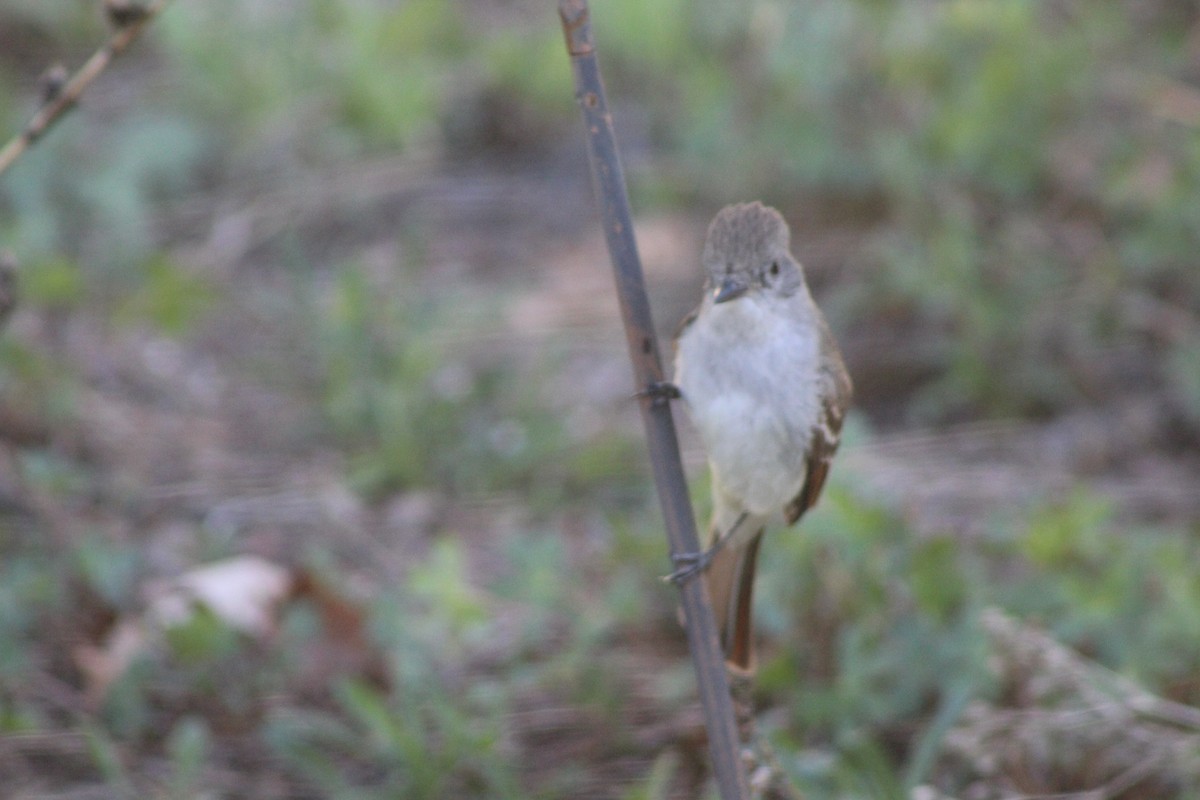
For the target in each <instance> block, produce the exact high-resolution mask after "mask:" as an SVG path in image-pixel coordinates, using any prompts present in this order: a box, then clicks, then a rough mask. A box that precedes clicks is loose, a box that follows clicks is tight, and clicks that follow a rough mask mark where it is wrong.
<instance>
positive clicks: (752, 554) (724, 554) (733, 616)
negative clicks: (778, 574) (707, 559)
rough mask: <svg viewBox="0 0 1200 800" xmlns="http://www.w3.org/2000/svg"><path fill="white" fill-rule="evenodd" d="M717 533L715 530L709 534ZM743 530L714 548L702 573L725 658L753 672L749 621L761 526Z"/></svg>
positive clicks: (744, 669) (714, 535)
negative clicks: (735, 537) (750, 530)
mask: <svg viewBox="0 0 1200 800" xmlns="http://www.w3.org/2000/svg"><path fill="white" fill-rule="evenodd" d="M719 518H720V515H718V519H719ZM714 527H715V526H714ZM719 533H720V532H719V531H717V532H715V533H714V534H713V537H714V538H715V537H716V536H718V535H719ZM747 533H748V534H749V535H739V536H738V537H737V539H738V540H739V541H737V542H730V543H729V544H728V545H727V546H725V547H723V548H721V549H720V550H718V551H717V553H716V555H715V556H714V557H713V560H712V563H711V564H709V566H708V570H707V571H706V572H705V577H706V579H707V580H708V596H709V599H710V600H711V601H712V606H713V613H714V614H715V616H716V620H717V632H718V634H719V635H720V637H721V649H722V650H723V651H724V652H725V660H726V661H727V662H728V663H729V665H730V666H732V667H735V668H737V669H739V670H741V671H743V672H753V671H754V667H755V663H754V637H753V630H752V625H751V621H752V611H753V596H754V568H755V564H756V562H757V560H758V546H759V544H760V543H761V542H762V534H763V527H762V525H761V524H758V527H757V529H756V530H754V531H753V532H747Z"/></svg>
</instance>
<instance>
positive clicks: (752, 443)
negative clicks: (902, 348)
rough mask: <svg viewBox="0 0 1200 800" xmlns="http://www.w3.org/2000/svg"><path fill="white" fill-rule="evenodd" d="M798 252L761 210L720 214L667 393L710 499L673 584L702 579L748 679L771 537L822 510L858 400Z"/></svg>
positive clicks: (725, 640) (724, 640)
mask: <svg viewBox="0 0 1200 800" xmlns="http://www.w3.org/2000/svg"><path fill="white" fill-rule="evenodd" d="M790 240H791V232H790V230H789V228H788V225H787V223H786V222H785V221H784V219H783V217H782V216H781V215H780V214H779V212H778V211H776V210H775V209H773V208H770V207H769V206H765V205H763V204H762V203H760V202H757V201H756V202H750V203H739V204H736V205H730V206H726V207H725V208H723V209H721V210H720V211H719V212H718V213H717V215H716V216H715V217H714V218H713V220H712V223H711V224H710V225H709V228H708V233H707V236H706V239H705V243H704V250H703V254H702V256H701V261H702V263H703V267H704V270H705V276H706V279H705V290H704V296H703V298H702V300H701V303H700V305H699V307H698V308H696V310H695V311H693V312H692V313H691V314H690V315H688V316H687V317H686V318H685V319H684V321H683V323H682V324H681V325H680V329H679V331H678V333H677V334H676V337H675V358H674V374H673V382H672V383H671V384H667V387H668V389H667V390H666V393H667V394H669V396H672V397H681V398H682V400H683V402H684V404H685V406H686V408H687V411H688V415H689V417H690V418H691V420H692V422H693V424H694V425H695V427H696V429H697V431H698V433H699V436H700V439H701V442H702V444H703V446H704V449H705V452H706V454H707V456H708V463H709V468H710V472H711V480H712V499H713V511H712V521H711V524H710V525H709V528H708V535H707V539H706V544H707V549H706V550H705V551H704V552H702V553H695V554H684V555H683V556H682V557H679V558H677V559H676V566H677V567H678V569H676V571H675V572H673V573H672V574H671V575H670V576H668V578H670V579H672V580H675V581H676V582H679V581H686V580H689V579H691V578H692V577H694V576H695V575H697V574H700V573H702V574H703V575H704V577H705V580H706V582H707V585H708V592H709V597H710V600H711V602H712V606H713V612H714V614H715V617H716V623H717V631H718V633H719V635H720V638H721V645H722V649H723V651H724V654H725V658H726V663H727V665H728V667H729V668H730V669H732V670H740V671H742V672H744V673H750V674H752V673H753V671H754V669H755V667H756V664H755V656H754V643H753V638H752V626H751V611H752V597H753V588H754V573H755V566H756V561H757V557H758V552H759V547H760V545H761V542H762V538H763V532H764V530H765V529H766V526H767V524H768V523H770V522H772V521H774V520H775V519H777V517H778V515H782V518H783V520H784V521H785V522H786V523H787V524H788V525H791V524H793V523H795V522H796V521H797V520H799V519H800V517H801V516H803V514H804V513H805V512H806V511H807V510H808V509H810V508H812V507H813V505H814V504H815V503H816V502H817V499H818V498H819V497H820V495H821V490H822V488H823V487H824V486H825V481H826V478H827V476H828V475H829V469H830V464H831V462H832V460H833V456H834V454H835V452H836V451H837V448H838V443H839V439H840V435H841V430H842V421H843V419H844V418H845V415H846V411H847V408H848V407H849V405H850V401H851V397H852V394H853V386H852V383H851V380H850V375H849V373H848V372H847V371H846V366H845V362H844V361H843V359H842V354H841V351H840V350H839V349H838V345H837V342H836V341H835V340H834V337H833V334H832V333H831V332H830V330H829V325H828V324H827V323H826V321H825V317H824V315H822V313H821V311H820V309H819V308H817V305H816V303H815V302H814V301H813V299H812V295H811V294H810V292H809V289H808V284H807V282H806V281H805V276H804V268H803V267H802V266H801V265H800V262H799V261H798V260H797V259H796V258H795V257H794V256H793V255H792V253H791V249H790ZM660 393H662V391H660Z"/></svg>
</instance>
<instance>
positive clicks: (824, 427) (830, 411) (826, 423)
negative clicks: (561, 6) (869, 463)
mask: <svg viewBox="0 0 1200 800" xmlns="http://www.w3.org/2000/svg"><path fill="white" fill-rule="evenodd" d="M820 325H821V352H822V355H823V356H824V359H823V360H824V363H825V368H824V373H825V374H824V375H823V376H822V377H823V378H824V382H825V391H824V394H823V396H822V397H821V419H820V420H819V421H818V422H817V425H816V427H815V428H814V429H813V437H812V441H811V442H810V443H809V446H808V464H807V468H806V472H805V477H804V485H803V486H801V487H800V493H799V494H797V495H796V498H795V499H794V500H792V502H790V503H788V504H787V507H786V508H785V509H784V512H783V515H784V518H785V519H786V520H787V522H788V524H789V525H791V524H792V523H794V522H795V521H796V520H798V519H800V517H801V515H803V514H804V512H805V511H807V510H808V509H810V508H812V507H813V506H814V505H816V503H817V498H819V497H820V496H821V489H823V488H824V486H825V479H826V478H827V477H828V476H829V465H830V464H831V463H832V461H833V454H834V453H836V452H837V448H838V444H839V443H840V442H841V433H842V421H843V420H844V419H845V417H846V409H847V408H848V407H849V405H850V397H851V395H852V394H853V392H854V387H853V385H852V384H851V382H850V374H849V373H847V372H846V365H845V363H843V361H842V354H841V352H840V351H839V350H838V346H837V342H835V341H834V339H833V334H831V333H830V332H829V326H828V325H826V324H825V320H824V319H821V320H820Z"/></svg>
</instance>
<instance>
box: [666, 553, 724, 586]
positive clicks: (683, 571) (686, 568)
mask: <svg viewBox="0 0 1200 800" xmlns="http://www.w3.org/2000/svg"><path fill="white" fill-rule="evenodd" d="M713 555H714V552H713V551H712V550H705V551H704V552H702V553H676V554H674V555H672V556H671V563H673V564H674V565H675V571H674V572H672V573H671V574H669V575H664V576H663V577H662V579H663V581H664V582H666V583H673V584H675V585H676V586H686V585H687V584H688V583H690V582H691V581H692V580H693V579H694V578H695V577H696V576H697V575H700V574H701V573H703V572H704V571H705V570H707V569H708V567H709V565H710V564H712V560H713Z"/></svg>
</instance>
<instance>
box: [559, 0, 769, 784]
mask: <svg viewBox="0 0 1200 800" xmlns="http://www.w3.org/2000/svg"><path fill="white" fill-rule="evenodd" d="M558 12H559V16H561V17H562V25H563V33H564V34H565V35H566V39H567V52H568V53H569V55H570V56H571V67H572V71H573V72H574V76H575V93H576V100H577V101H578V102H579V106H580V109H581V110H582V111H583V120H584V128H585V131H586V132H587V143H588V161H589V163H590V164H591V168H592V184H593V188H594V189H595V192H596V198H597V200H598V201H599V203H600V205H601V216H602V218H603V222H604V236H605V240H606V241H607V243H608V251H609V256H610V257H611V259H612V265H613V274H614V276H615V278H616V282H617V297H618V299H619V301H620V305H621V317H622V319H623V321H624V323H625V335H626V338H627V340H628V344H629V357H630V360H631V361H632V363H633V372H634V381H635V384H636V386H637V388H638V389H639V390H644V389H646V388H647V387H649V386H651V385H653V384H655V383H658V382H661V381H662V379H663V373H662V363H661V361H660V359H659V355H658V341H657V338H656V337H655V335H654V324H653V321H652V319H651V316H650V302H649V300H648V299H647V297H646V286H645V281H644V279H643V277H642V264H641V260H640V258H639V257H638V252H637V242H636V241H635V240H634V236H633V221H632V218H631V216H630V212H629V197H628V194H627V192H626V189H625V178H624V175H623V173H622V170H621V161H620V156H619V154H618V151H617V142H616V135H615V134H614V133H613V127H612V117H611V115H610V114H609V113H608V103H607V101H606V100H605V97H604V86H603V83H602V82H601V80H600V68H599V65H598V64H597V62H596V51H595V45H594V42H593V40H592V31H591V22H590V19H589V14H588V6H587V2H586V0H559V4H558ZM641 411H642V422H643V423H644V424H645V428H646V439H647V442H648V444H649V447H650V462H651V466H652V467H653V469H654V483H655V486H656V488H657V489H658V496H659V501H660V502H661V503H662V509H663V515H664V516H665V517H666V527H667V537H668V540H669V542H670V548H671V554H672V556H676V555H680V554H683V553H696V552H699V550H700V545H699V540H698V539H697V536H696V521H695V518H694V517H693V514H692V504H691V500H690V498H689V497H688V491H687V482H686V481H685V479H684V474H683V463H682V461H681V460H680V457H679V443H678V441H677V439H676V436H675V423H674V420H673V419H672V416H671V408H670V405H669V404H668V403H666V402H662V401H661V400H657V399H655V398H652V397H649V396H646V395H643V397H642V401H641ZM681 593H682V595H683V611H684V616H685V617H686V620H687V623H686V624H687V634H688V645H689V647H690V648H691V654H692V662H693V664H694V665H695V668H696V677H697V683H698V685H699V690H700V700H701V705H702V706H703V709H704V717H705V723H706V725H707V728H708V744H709V751H710V753H711V755H712V760H713V773H714V775H715V776H716V780H717V786H718V787H719V789H720V792H721V797H722V798H724V800H739V799H740V798H746V797H748V790H747V782H746V778H745V771H744V770H743V768H742V763H741V759H740V758H739V751H740V746H739V742H738V735H737V727H736V724H735V722H734V714H733V703H732V701H731V698H730V695H729V682H728V678H727V675H726V672H725V659H724V657H723V656H722V654H721V648H720V644H719V643H718V640H717V628H716V623H715V621H714V619H713V613H712V606H711V605H710V603H709V599H708V592H707V590H706V589H705V587H704V581H698V580H694V581H688V582H685V583H684V584H683V586H682V587H681Z"/></svg>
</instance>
